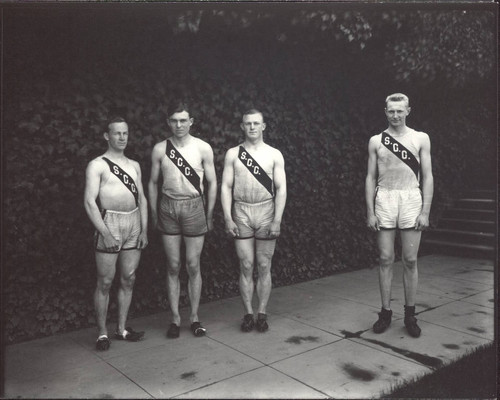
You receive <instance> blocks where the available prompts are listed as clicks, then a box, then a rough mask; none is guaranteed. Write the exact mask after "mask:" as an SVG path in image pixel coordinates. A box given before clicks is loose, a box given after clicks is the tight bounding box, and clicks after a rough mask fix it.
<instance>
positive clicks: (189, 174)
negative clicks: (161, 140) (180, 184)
mask: <svg viewBox="0 0 500 400" xmlns="http://www.w3.org/2000/svg"><path fill="white" fill-rule="evenodd" d="M166 154H167V157H168V158H169V159H170V161H172V162H173V163H174V165H175V166H176V167H177V168H178V169H179V171H181V174H182V175H184V176H185V177H186V179H187V180H188V181H189V182H190V183H191V184H192V185H193V186H194V188H195V189H196V190H197V191H198V193H200V196H202V197H203V192H202V191H201V185H200V183H201V179H200V176H199V175H198V174H197V173H196V171H195V170H194V168H193V167H191V165H189V163H188V162H187V161H186V159H185V158H184V157H183V156H182V154H181V153H179V151H178V150H177V149H176V148H175V147H174V145H173V144H172V142H171V141H170V140H167V148H166Z"/></svg>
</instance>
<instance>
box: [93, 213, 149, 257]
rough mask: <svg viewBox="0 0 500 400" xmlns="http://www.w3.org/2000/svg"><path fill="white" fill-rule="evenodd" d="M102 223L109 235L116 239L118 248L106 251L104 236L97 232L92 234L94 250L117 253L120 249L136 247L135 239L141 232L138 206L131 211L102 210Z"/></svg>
mask: <svg viewBox="0 0 500 400" xmlns="http://www.w3.org/2000/svg"><path fill="white" fill-rule="evenodd" d="M101 215H102V219H103V221H104V224H105V225H106V227H107V228H108V229H109V231H110V232H111V235H113V237H114V238H115V239H116V240H118V242H119V246H120V247H119V249H118V250H116V251H108V250H106V247H105V246H104V237H103V236H102V235H101V234H100V233H99V232H98V231H96V232H95V235H94V246H95V251H98V252H100V253H119V252H120V251H121V250H132V249H137V240H138V238H139V235H140V234H141V213H140V212H139V208H136V209H135V210H132V211H111V210H102V211H101Z"/></svg>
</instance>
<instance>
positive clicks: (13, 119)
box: [3, 25, 496, 342]
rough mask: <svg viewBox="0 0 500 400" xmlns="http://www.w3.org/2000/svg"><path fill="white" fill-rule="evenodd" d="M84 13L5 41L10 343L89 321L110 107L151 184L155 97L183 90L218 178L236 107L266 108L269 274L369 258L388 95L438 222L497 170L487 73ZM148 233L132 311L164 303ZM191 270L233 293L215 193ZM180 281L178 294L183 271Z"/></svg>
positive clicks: (296, 278)
mask: <svg viewBox="0 0 500 400" xmlns="http://www.w3.org/2000/svg"><path fill="white" fill-rule="evenodd" d="M82 26H83V25H82ZM82 26H77V27H76V28H75V27H74V30H73V31H68V37H69V39H68V37H66V40H69V42H67V41H66V42H65V41H64V39H63V38H61V37H60V36H57V35H54V34H53V32H48V33H47V32H46V31H44V30H43V28H39V30H38V31H37V30H36V27H32V28H31V29H32V30H31V31H30V32H27V33H26V32H25V33H24V35H21V36H20V37H19V38H18V42H17V46H13V45H12V46H9V44H8V43H7V45H6V49H5V59H6V64H5V68H6V76H7V77H8V78H7V79H6V82H5V84H6V87H5V90H6V93H8V99H6V100H7V102H6V106H5V117H4V133H3V151H4V157H3V159H4V165H3V167H4V168H3V171H4V177H3V199H4V204H3V211H4V215H3V222H4V224H3V227H4V235H3V264H4V269H3V271H4V274H3V285H4V286H3V308H4V309H3V312H4V319H3V321H4V333H5V339H6V340H7V341H9V342H14V341H19V340H25V339H29V338H33V337H36V336H42V335H50V334H54V333H56V332H62V331H67V330H71V329H76V328H81V327H86V326H91V325H93V324H94V323H95V319H94V311H93V303H92V294H93V291H94V288H95V280H96V278H95V263H94V254H93V249H92V234H93V227H92V225H91V223H90V222H89V220H88V218H87V216H86V214H85V211H84V208H83V189H84V184H85V168H86V165H87V163H88V161H89V160H91V159H92V158H94V157H95V156H97V155H99V154H101V153H102V152H104V151H105V150H106V142H105V141H104V139H103V137H102V133H103V131H104V130H105V129H106V126H105V121H106V117H107V115H108V113H110V112H111V111H114V110H121V111H122V113H123V114H124V116H125V117H126V119H127V121H128V122H129V130H130V136H131V137H130V140H129V146H128V148H127V155H128V156H129V157H131V158H133V159H136V160H137V161H139V163H140V164H141V167H142V170H143V184H144V185H145V186H146V185H147V181H148V179H149V173H150V171H149V170H150V153H151V150H152V147H153V145H154V143H156V142H158V141H160V140H163V139H164V137H165V136H164V135H165V133H166V132H167V125H166V113H165V105H166V104H167V103H168V101H169V100H170V99H172V98H175V97H179V96H183V97H189V98H190V99H191V100H192V103H193V106H194V107H193V110H194V111H193V116H194V119H195V123H194V126H193V128H192V131H193V133H194V134H195V135H196V136H198V137H200V138H201V139H203V140H205V141H207V142H209V143H210V144H211V146H212V148H213V150H214V154H215V167H216V171H217V176H218V180H219V187H220V178H221V174H222V168H223V158H224V154H225V151H226V150H227V149H228V148H230V147H232V146H235V145H236V144H237V143H238V142H239V141H240V140H241V139H242V133H241V130H240V128H239V122H240V119H241V111H243V110H244V109H246V108H249V107H250V106H252V107H257V108H259V109H261V110H262V111H263V112H264V114H265V118H266V122H267V129H266V131H265V140H266V141H267V142H268V143H269V144H271V145H273V146H275V147H277V148H278V149H280V150H281V151H282V153H283V155H284V158H285V163H286V164H285V168H286V173H287V182H288V200H287V206H286V209H285V213H284V217H283V224H282V236H281V237H280V239H279V241H278V245H277V250H276V253H275V256H274V260H273V269H272V277H273V285H274V286H275V287H276V286H282V285H289V284H292V283H295V282H300V281H304V280H309V279H314V278H318V277H322V276H326V275H330V274H333V273H335V272H338V271H343V270H346V269H347V268H366V267H370V266H373V265H374V264H375V262H376V250H375V242H374V237H373V235H372V234H371V233H370V232H368V231H367V229H366V227H365V203H364V202H365V200H364V179H365V174H366V161H367V144H368V140H369V138H370V136H371V135H373V134H376V133H379V132H380V131H381V130H383V129H384V128H385V127H386V120H385V117H384V113H383V107H384V103H383V100H384V98H385V96H386V95H387V94H389V93H392V92H395V91H403V92H405V93H407V94H408V95H409V96H410V99H411V102H412V104H411V105H412V108H413V111H412V114H411V116H410V117H409V119H408V125H409V126H411V127H413V128H415V129H419V130H423V131H426V132H427V133H429V135H430V137H431V141H432V156H433V167H434V176H435V187H436V191H435V203H434V204H435V206H434V207H433V211H432V221H433V223H435V222H436V220H437V217H438V216H439V212H440V210H441V204H442V203H444V202H445V201H447V200H448V199H449V198H452V197H453V196H454V195H456V194H457V193H458V192H459V191H461V190H465V189H466V188H467V187H472V186H473V184H477V183H478V177H480V178H481V180H482V181H484V183H483V185H485V186H488V185H490V184H492V183H493V184H494V182H495V180H494V177H495V173H494V171H492V168H494V167H495V147H494V146H495V143H496V139H495V130H494V129H495V115H496V114H495V110H494V109H493V108H492V107H491V101H494V95H495V94H494V92H493V93H492V92H491V89H489V88H488V86H487V84H484V83H481V82H480V83H478V84H477V85H475V86H474V87H473V88H468V89H460V90H459V89H453V90H452V89H449V88H441V87H439V86H437V85H433V86H424V85H419V83H418V82H417V83H415V82H413V83H405V84H401V83H396V82H394V81H393V80H392V79H391V77H390V76H387V75H386V74H385V73H384V72H383V71H382V70H379V69H377V68H376V65H377V64H376V60H377V53H376V52H375V51H374V52H372V53H370V54H363V56H361V55H359V54H351V53H349V51H348V50H346V49H344V48H342V47H341V46H339V47H338V48H337V51H332V48H331V46H324V45H322V44H321V43H317V45H315V46H310V45H308V44H305V43H304V44H300V43H295V44H283V43H279V42H271V41H266V40H265V39H266V38H265V37H256V36H252V35H246V34H241V35H239V36H238V35H231V36H228V35H224V34H217V32H215V31H214V35H213V36H212V37H211V36H203V37H200V36H196V35H179V36H164V33H161V34H160V33H159V32H157V31H155V30H149V31H146V32H145V33H143V36H142V37H140V38H137V32H136V31H133V32H132V33H131V34H129V35H126V34H125V33H123V32H122V33H121V35H122V36H118V37H119V38H120V40H118V41H116V39H117V34H116V32H115V31H106V29H105V28H102V30H101V31H100V32H99V34H100V35H102V36H100V39H99V36H98V35H97V34H96V32H95V31H92V32H90V31H89V32H87V33H88V36H85V35H84V33H85V32H84V31H83V27H82ZM7 28H8V27H7ZM47 29H49V30H50V28H47ZM71 35H72V36H71ZM217 35H218V36H217ZM49 39H50V40H51V41H50V42H49ZM23 46H24V47H23ZM43 46H46V47H45V48H44V47H43ZM42 49H43V51H42ZM6 97H7V96H6ZM492 99H493V100H492ZM149 240H150V244H149V246H148V248H147V249H146V250H144V252H143V255H142V259H141V265H140V268H139V270H138V272H137V280H136V287H135V290H134V299H133V303H132V307H131V311H130V316H131V317H133V316H134V315H141V314H145V313H150V312H154V311H158V310H162V309H167V308H168V303H167V297H166V267H165V262H166V261H165V257H164V255H163V252H162V248H161V245H160V238H159V235H158V234H157V233H156V232H153V231H150V232H149ZM202 277H203V290H202V302H207V301H211V300H214V299H219V298H224V297H228V296H233V295H237V294H238V261H237V257H236V255H235V252H234V246H233V242H232V240H231V239H229V238H228V237H227V236H226V234H225V233H224V223H223V216H222V210H221V206H220V199H219V198H218V201H217V205H216V209H215V231H214V232H212V233H211V234H209V235H208V236H207V239H206V242H205V247H204V251H203V254H202ZM181 280H182V292H181V297H182V301H181V304H183V305H185V304H187V289H186V281H187V275H186V273H185V271H183V272H182V273H181ZM114 290H116V287H115V288H114ZM114 294H115V293H114V292H113V293H112V299H111V302H110V318H114V317H115V315H116V301H115V297H114ZM235 318H238V316H235Z"/></svg>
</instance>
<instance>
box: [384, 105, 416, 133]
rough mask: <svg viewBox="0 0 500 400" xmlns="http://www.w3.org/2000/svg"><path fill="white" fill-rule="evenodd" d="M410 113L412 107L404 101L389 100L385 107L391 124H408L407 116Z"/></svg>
mask: <svg viewBox="0 0 500 400" xmlns="http://www.w3.org/2000/svg"><path fill="white" fill-rule="evenodd" d="M409 113H410V107H408V106H407V105H406V103H405V102H404V101H388V102H387V106H386V108H385V115H386V116H387V121H389V124H390V125H391V126H394V127H397V126H404V125H406V117H407V116H408V114H409Z"/></svg>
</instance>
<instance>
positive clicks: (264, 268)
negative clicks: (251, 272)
mask: <svg viewBox="0 0 500 400" xmlns="http://www.w3.org/2000/svg"><path fill="white" fill-rule="evenodd" d="M275 248H276V240H256V251H255V253H256V257H257V269H258V273H259V277H258V280H257V296H258V298H259V311H258V312H259V313H262V314H266V308H267V302H268V301H269V296H270V295H271V288H272V281H271V260H272V258H273V254H274V249H275Z"/></svg>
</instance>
